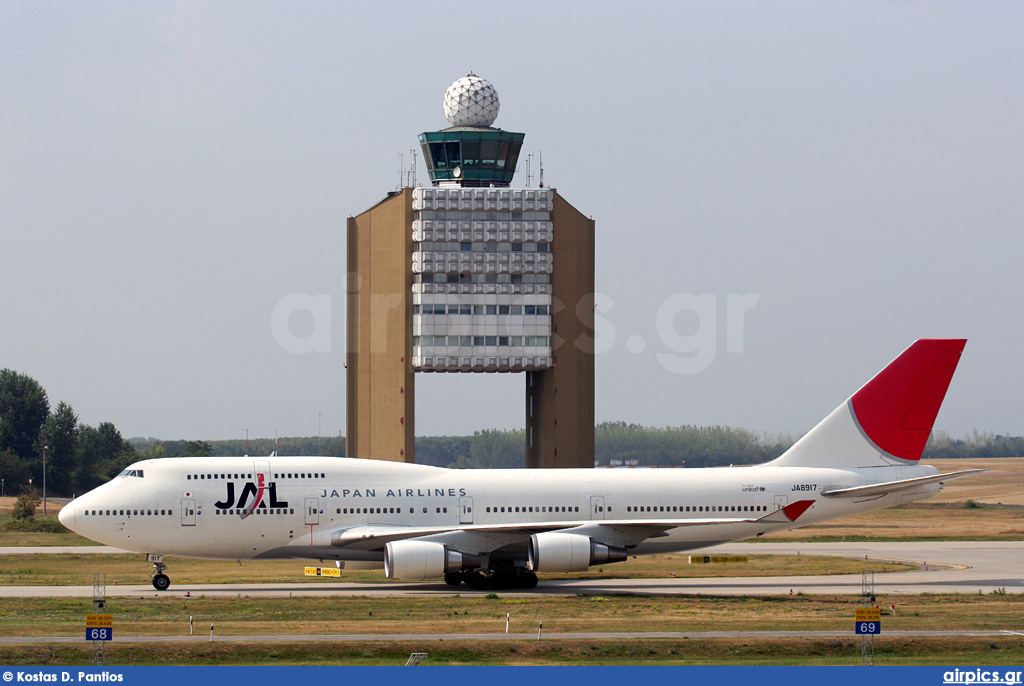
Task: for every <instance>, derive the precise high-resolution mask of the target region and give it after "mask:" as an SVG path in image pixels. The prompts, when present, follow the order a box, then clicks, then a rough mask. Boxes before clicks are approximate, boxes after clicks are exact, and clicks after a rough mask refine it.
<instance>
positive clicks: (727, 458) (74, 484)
mask: <svg viewBox="0 0 1024 686" xmlns="http://www.w3.org/2000/svg"><path fill="white" fill-rule="evenodd" d="M794 441H795V438H794V437H792V436H789V435H787V434H777V435H769V434H757V433H755V432H753V431H749V430H747V429H739V428H735V427H728V426H674V427H649V426H642V425H639V424H627V423H626V422H603V423H601V424H598V425H597V426H596V427H595V428H594V445H595V455H594V462H595V464H596V465H598V466H602V467H607V466H640V467H655V466H656V467H684V466H685V467H724V466H728V465H733V464H735V465H746V464H758V463H762V462H767V461H768V460H771V459H774V458H775V457H778V456H779V455H781V454H782V453H783V452H785V451H786V449H787V448H789V446H790V445H792V444H793V443H794ZM345 447H346V446H345V438H344V436H331V437H317V436H312V437H282V438H277V439H272V438H259V439H257V438H254V439H252V440H249V441H247V440H245V439H233V440H220V441H206V440H159V439H155V438H145V439H143V438H133V439H131V440H126V439H125V438H123V437H122V436H121V433H120V432H119V431H118V430H117V428H116V427H115V426H114V424H112V423H111V422H103V423H101V424H99V425H98V426H95V427H92V426H89V425H86V424H82V423H81V422H79V421H78V416H77V415H76V414H75V412H74V410H73V409H72V407H71V406H70V405H68V404H67V403H65V402H59V403H58V404H57V406H56V408H53V409H52V410H51V408H50V403H49V399H48V397H47V395H46V391H45V390H44V389H43V387H42V386H41V385H40V384H39V383H38V382H37V381H35V380H34V379H32V378H30V377H28V376H25V375H24V374H19V373H17V372H14V371H12V370H10V369H4V370H0V479H3V488H4V491H5V492H6V493H7V494H8V495H16V494H18V493H20V492H25V491H32V490H35V491H39V490H40V489H41V487H42V476H43V456H44V453H45V457H46V483H47V492H48V493H49V494H52V495H63V496H69V495H73V494H76V493H84V492H85V491H87V490H89V489H91V488H95V487H96V486H99V485H100V484H102V483H105V482H106V481H108V480H110V479H111V478H113V477H114V476H116V475H117V474H118V473H120V472H121V471H122V470H123V469H124V468H125V467H126V466H127V465H129V464H131V463H132V462H136V461H139V460H144V459H151V458H159V457H182V456H222V455H253V456H256V455H270V454H271V453H272V452H274V451H276V452H277V453H278V454H279V455H299V456H302V455H335V456H342V455H345ZM525 453H526V449H525V436H524V432H523V430H522V429H513V430H501V429H486V430H483V431H476V432H474V433H473V435H471V436H421V437H417V439H416V461H417V462H418V463H420V464H427V465H434V466H437V467H449V468H456V469H472V468H493V469H513V468H519V467H523V466H524V465H525V461H526V460H525ZM1021 455H1024V437H1021V436H1003V435H998V434H994V433H986V432H978V431H974V432H972V433H970V434H967V435H965V436H964V437H963V438H960V439H956V438H952V437H951V436H950V435H949V434H948V433H946V432H943V431H936V432H934V433H933V435H932V437H931V439H930V440H929V442H928V445H927V447H926V448H925V452H924V459H938V458H961V457H1017V456H1021Z"/></svg>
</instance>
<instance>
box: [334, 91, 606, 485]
mask: <svg viewBox="0 0 1024 686" xmlns="http://www.w3.org/2000/svg"><path fill="white" fill-rule="evenodd" d="M498 109H499V101H498V94H497V92H496V91H495V89H494V87H493V86H492V85H491V84H490V83H489V82H487V81H486V80H484V79H482V78H480V77H479V76H476V75H475V74H472V73H470V74H469V75H467V76H464V77H462V78H460V79H458V80H457V81H455V83H453V84H452V85H451V87H449V88H448V90H447V92H446V93H445V96H444V113H445V116H446V117H447V118H448V122H449V123H450V124H451V126H449V127H448V128H446V129H442V130H440V131H429V132H426V133H422V134H420V136H419V140H420V145H421V147H422V150H423V156H424V159H425V161H426V164H427V171H428V172H429V175H430V186H429V187H419V188H404V189H402V190H400V191H394V192H391V193H388V195H387V197H385V198H384V199H383V200H381V201H380V202H379V203H377V204H376V205H374V206H373V207H371V208H370V209H369V210H367V211H365V212H363V213H362V214H360V215H359V216H357V217H352V218H350V219H349V220H348V298H347V305H348V308H347V325H348V328H347V357H346V360H347V362H346V364H347V383H348V389H347V405H348V417H347V442H348V443H347V453H348V454H349V455H351V456H353V457H364V458H372V459H379V460H396V461H404V462H414V461H415V457H414V436H415V420H414V416H415V376H416V374H417V373H424V372H440V373H470V374H472V373H501V372H504V373H519V372H522V373H524V375H525V390H526V393H525V414H526V466H528V467H592V466H593V464H594V462H593V460H594V355H593V352H594V349H593V336H594V330H593V329H594V321H593V320H594V311H593V299H594V295H593V293H594V222H593V221H592V220H590V219H588V218H587V217H585V216H584V215H582V214H581V213H580V212H578V211H577V210H576V209H575V208H573V207H572V206H571V205H570V204H569V203H567V202H566V201H565V200H564V199H562V198H561V196H559V195H558V193H557V192H556V191H555V189H553V188H550V187H537V188H512V186H511V184H512V177H513V175H514V174H515V170H516V165H517V163H518V160H519V154H520V150H521V148H522V145H523V139H524V137H525V134H522V133H514V132H511V131H504V130H502V129H499V128H495V127H494V126H493V124H494V121H495V119H496V118H497V116H498ZM462 409H463V408H460V407H459V406H458V404H457V403H454V402H453V403H452V404H451V406H450V410H451V412H452V413H453V414H454V413H458V412H460V411H461V410H462ZM501 419H502V418H497V417H496V418H495V423H498V422H499V421H500V420H501Z"/></svg>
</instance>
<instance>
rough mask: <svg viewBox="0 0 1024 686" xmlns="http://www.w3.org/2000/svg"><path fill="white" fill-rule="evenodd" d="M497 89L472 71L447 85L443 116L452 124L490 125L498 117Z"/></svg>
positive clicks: (499, 105)
mask: <svg viewBox="0 0 1024 686" xmlns="http://www.w3.org/2000/svg"><path fill="white" fill-rule="evenodd" d="M500 107H501V104H500V103H499V102H498V91H496V90H494V86H492V85H491V82H490V81H487V80H486V79H481V78H480V77H479V76H477V75H476V74H473V73H472V72H470V73H469V75H467V76H463V77H462V78H461V79H458V80H457V81H456V82H455V83H453V84H452V85H450V86H449V87H448V90H447V91H445V94H444V116H446V117H448V121H449V122H451V125H452V126H490V125H491V124H493V123H494V120H495V119H497V118H498V109H499V108H500Z"/></svg>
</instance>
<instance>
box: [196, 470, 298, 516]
mask: <svg viewBox="0 0 1024 686" xmlns="http://www.w3.org/2000/svg"><path fill="white" fill-rule="evenodd" d="M258 478H259V480H260V483H259V485H257V484H255V483H253V482H252V481H246V482H245V483H244V485H243V486H242V492H241V493H239V494H238V502H237V503H236V502H235V483H234V482H233V481H228V482H226V484H227V489H228V492H227V495H225V496H224V500H222V501H220V502H216V503H214V504H213V505H214V507H216V508H217V509H218V510H230V509H232V508H238V509H240V510H245V509H247V508H248V509H256V508H257V507H288V502H287V501H280V500H278V499H277V484H276V483H274V482H273V481H271V482H270V485H269V486H267V487H266V488H264V487H263V483H262V482H263V475H262V474H260V475H258ZM264 493H266V494H267V495H268V500H269V502H268V503H264V502H263V494H264ZM250 500H251V501H252V504H251V505H250V504H249V502H250Z"/></svg>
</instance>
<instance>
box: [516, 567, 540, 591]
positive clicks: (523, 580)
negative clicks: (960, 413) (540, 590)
mask: <svg viewBox="0 0 1024 686" xmlns="http://www.w3.org/2000/svg"><path fill="white" fill-rule="evenodd" d="M519 587H520V588H537V575H536V574H534V573H533V572H529V571H527V572H523V574H522V576H520V577H519Z"/></svg>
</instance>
